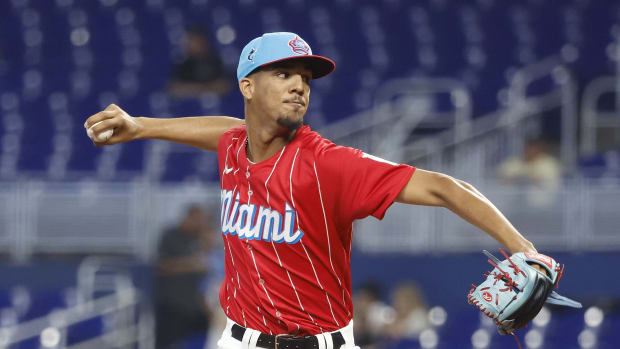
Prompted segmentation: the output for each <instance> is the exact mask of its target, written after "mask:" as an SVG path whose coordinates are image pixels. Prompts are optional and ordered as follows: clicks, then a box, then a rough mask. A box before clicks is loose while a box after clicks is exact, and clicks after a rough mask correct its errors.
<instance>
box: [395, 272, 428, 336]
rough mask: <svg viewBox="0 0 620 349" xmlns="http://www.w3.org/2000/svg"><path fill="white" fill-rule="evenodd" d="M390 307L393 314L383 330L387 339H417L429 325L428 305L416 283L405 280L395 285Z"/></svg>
mask: <svg viewBox="0 0 620 349" xmlns="http://www.w3.org/2000/svg"><path fill="white" fill-rule="evenodd" d="M392 307H393V308H394V311H395V316H394V317H393V318H392V321H391V322H390V323H388V324H387V325H386V326H385V331H384V332H385V334H386V336H387V337H388V338H389V339H392V340H396V341H398V340H400V339H417V338H418V336H419V335H420V333H421V332H422V331H423V330H425V329H426V328H428V327H429V321H428V306H427V305H426V301H425V300H424V295H423V294H422V291H421V290H420V288H419V287H418V285H416V284H414V283H412V282H406V283H402V284H399V285H398V286H396V288H395V289H394V291H393V292H392Z"/></svg>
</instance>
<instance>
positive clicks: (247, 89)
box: [239, 77, 254, 100]
mask: <svg viewBox="0 0 620 349" xmlns="http://www.w3.org/2000/svg"><path fill="white" fill-rule="evenodd" d="M239 90H240V91H241V94H242V95H243V98H245V99H248V100H251V99H252V96H253V95H254V80H253V79H252V78H248V77H245V78H243V79H241V81H239Z"/></svg>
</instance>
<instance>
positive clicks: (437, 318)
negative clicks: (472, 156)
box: [428, 306, 448, 326]
mask: <svg viewBox="0 0 620 349" xmlns="http://www.w3.org/2000/svg"><path fill="white" fill-rule="evenodd" d="M447 318H448V313H446V311H445V309H444V308H442V307H440V306H436V307H432V308H431V310H429V312H428V320H429V321H430V323H431V324H433V326H441V325H443V324H444V323H446V319H447Z"/></svg>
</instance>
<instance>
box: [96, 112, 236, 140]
mask: <svg viewBox="0 0 620 349" xmlns="http://www.w3.org/2000/svg"><path fill="white" fill-rule="evenodd" d="M100 121H101V123H100V124H98V125H96V126H94V127H93V133H94V134H95V135H98V134H100V133H101V132H104V131H106V130H110V129H114V134H113V135H112V137H110V139H108V140H107V141H106V142H94V143H95V145H97V146H100V145H112V144H117V143H124V142H129V141H132V140H135V139H161V140H166V141H170V142H175V143H181V144H186V145H190V146H193V147H197V148H202V149H206V150H211V151H217V144H218V141H219V139H220V136H221V135H222V134H224V132H226V131H228V130H230V129H231V128H233V127H236V126H239V125H243V124H244V123H245V121H244V120H242V119H237V118H232V117H228V116H203V117H201V116H196V117H184V118H171V119H160V118H148V117H132V116H131V115H129V114H127V113H126V112H125V111H124V110H123V109H121V108H120V107H118V106H117V105H115V104H110V105H109V106H108V107H107V108H106V109H105V110H103V111H101V112H99V113H97V114H94V115H92V116H91V117H89V118H88V119H87V120H86V122H85V123H84V127H85V128H86V129H88V128H90V127H92V126H93V125H95V124H96V123H98V122H100Z"/></svg>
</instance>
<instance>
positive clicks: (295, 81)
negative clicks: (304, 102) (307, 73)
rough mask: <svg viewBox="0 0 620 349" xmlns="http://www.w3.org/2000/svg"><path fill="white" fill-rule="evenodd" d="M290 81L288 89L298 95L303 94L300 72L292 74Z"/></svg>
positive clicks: (303, 88)
mask: <svg viewBox="0 0 620 349" xmlns="http://www.w3.org/2000/svg"><path fill="white" fill-rule="evenodd" d="M290 81H291V85H290V88H289V91H290V92H291V93H298V94H300V95H303V94H304V92H305V89H306V86H305V84H304V78H303V76H302V75H301V74H293V76H291V79H290Z"/></svg>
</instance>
